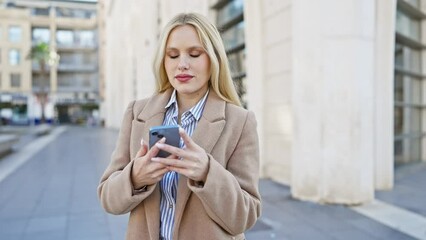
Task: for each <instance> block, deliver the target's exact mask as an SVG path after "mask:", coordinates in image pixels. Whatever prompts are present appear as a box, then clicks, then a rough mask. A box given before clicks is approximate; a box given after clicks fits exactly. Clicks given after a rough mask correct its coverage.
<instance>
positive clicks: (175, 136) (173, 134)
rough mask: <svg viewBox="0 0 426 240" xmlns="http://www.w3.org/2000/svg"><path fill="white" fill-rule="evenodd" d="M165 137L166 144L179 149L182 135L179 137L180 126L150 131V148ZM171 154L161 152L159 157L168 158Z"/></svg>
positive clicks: (156, 128) (163, 127)
mask: <svg viewBox="0 0 426 240" xmlns="http://www.w3.org/2000/svg"><path fill="white" fill-rule="evenodd" d="M163 137H165V138H166V144H168V145H172V146H175V147H179V143H180V135H179V126H177V125H171V126H156V127H152V128H150V129H149V148H150V149H151V147H152V146H154V144H155V143H156V142H158V141H159V140H160V139H162V138H163ZM169 155H170V153H168V152H166V151H163V150H160V152H159V153H158V154H157V157H163V158H165V157H168V156H169Z"/></svg>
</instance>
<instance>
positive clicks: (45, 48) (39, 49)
mask: <svg viewBox="0 0 426 240" xmlns="http://www.w3.org/2000/svg"><path fill="white" fill-rule="evenodd" d="M49 54H50V49H49V45H48V44H47V43H45V42H41V43H39V44H37V45H35V46H33V47H31V51H30V52H29V54H28V56H27V59H30V60H36V61H38V62H39V63H41V62H43V63H46V62H47V61H49Z"/></svg>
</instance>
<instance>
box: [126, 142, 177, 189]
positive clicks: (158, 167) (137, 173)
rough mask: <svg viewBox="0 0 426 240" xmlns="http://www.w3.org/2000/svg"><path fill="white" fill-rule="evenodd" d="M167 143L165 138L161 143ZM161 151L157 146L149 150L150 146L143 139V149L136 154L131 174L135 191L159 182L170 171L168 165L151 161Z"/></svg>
mask: <svg viewBox="0 0 426 240" xmlns="http://www.w3.org/2000/svg"><path fill="white" fill-rule="evenodd" d="M165 141H166V139H165V138H163V139H161V140H160V141H159V142H160V143H164V142H165ZM159 151H160V149H159V148H158V147H156V146H155V145H154V146H153V147H152V148H151V149H150V150H148V145H146V144H145V142H144V141H143V139H142V140H141V148H140V149H139V151H138V152H137V153H136V157H135V160H134V163H133V168H132V174H131V175H132V183H133V187H134V189H140V188H142V187H143V186H148V185H152V184H155V183H157V182H159V181H160V180H161V179H162V178H163V176H164V174H166V173H167V172H168V171H169V170H168V169H167V166H166V165H164V164H162V163H158V162H153V161H151V158H153V157H155V156H156V155H157V154H158V152H159ZM170 157H174V156H170ZM170 157H169V158H170Z"/></svg>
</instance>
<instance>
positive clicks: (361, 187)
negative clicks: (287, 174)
mask: <svg viewBox="0 0 426 240" xmlns="http://www.w3.org/2000/svg"><path fill="white" fill-rule="evenodd" d="M375 14H376V2H375V1H371V0H345V1H342V0H328V1H312V0H297V1H293V59H292V60H293V72H294V79H293V84H292V103H293V109H294V115H293V122H294V129H293V131H294V144H293V146H292V153H293V157H292V176H291V177H292V178H291V180H292V181H291V187H292V189H291V192H292V195H293V196H294V197H296V198H299V199H304V200H311V201H316V202H325V203H341V204H359V203H363V202H366V201H369V200H372V199H373V197H374V116H375V114H374V111H373V110H374V106H375V104H374V86H375V84H374V77H375V73H374V63H375V61H374V54H375V50H374V46H375V17H376V15H375Z"/></svg>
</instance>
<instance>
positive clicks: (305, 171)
mask: <svg viewBox="0 0 426 240" xmlns="http://www.w3.org/2000/svg"><path fill="white" fill-rule="evenodd" d="M99 4H101V5H102V9H103V11H101V12H100V13H99V14H101V15H102V16H103V17H102V19H103V23H104V26H105V31H104V34H103V35H101V39H105V41H106V42H104V44H105V45H104V49H105V60H102V61H104V62H103V64H104V66H105V74H104V76H105V102H104V108H103V109H104V111H103V113H104V115H103V116H104V118H105V121H106V125H107V126H109V127H114V128H119V127H120V123H121V118H122V113H123V111H124V109H125V108H126V106H127V104H128V103H129V102H130V101H131V100H133V99H139V98H144V97H148V96H150V95H151V94H152V93H153V90H154V85H155V84H154V82H155V81H154V76H153V74H152V57H153V51H154V49H155V46H156V44H157V39H158V34H159V32H160V31H161V28H162V26H163V25H164V23H165V22H167V21H168V20H169V19H170V18H171V17H172V16H173V15H175V14H176V13H179V12H182V11H193V12H199V13H202V14H204V15H206V16H208V17H209V18H210V19H211V20H212V21H213V22H215V23H216V24H217V26H218V27H219V29H220V31H221V34H222V38H223V39H224V42H225V46H226V49H227V53H228V56H229V61H230V65H231V68H232V71H233V77H234V79H235V81H236V86H237V87H238V89H239V92H240V94H241V96H242V100H243V102H244V103H245V106H246V107H247V108H248V109H250V110H252V111H254V112H255V114H256V116H257V121H258V132H259V137H260V145H261V174H262V176H263V177H266V178H272V179H274V180H276V181H278V182H281V183H284V184H288V185H290V186H291V191H292V195H293V196H294V197H296V198H299V199H304V200H311V201H316V202H324V203H341V204H360V203H363V202H367V201H370V200H372V199H374V191H375V190H376V189H391V188H392V187H393V178H394V176H393V173H394V166H395V165H397V164H400V163H401V164H402V163H406V162H413V161H425V160H426V156H425V153H426V144H425V138H424V136H425V134H424V129H425V128H426V121H425V120H424V118H423V116H424V114H425V109H424V106H425V105H426V98H424V97H423V96H424V95H423V91H424V89H425V83H424V81H423V78H424V76H423V71H424V70H423V69H424V68H425V65H424V64H423V63H424V62H425V61H422V59H423V58H424V49H425V48H424V44H425V43H424V41H423V40H422V39H424V37H423V36H424V32H425V31H424V30H423V29H424V23H423V20H424V19H425V18H424V16H425V13H426V9H425V7H426V3H425V1H423V0H398V1H397V0H373V1H371V0H361V1H360V0H346V1H341V0H332V1H310V0H297V1H296V0H293V1H292V0H285V1H282V0H268V1H260V0H259V1H243V0H204V1H185V0H179V1H168V0H159V1H132V0H122V1H118V0H103V1H99ZM129 11H130V12H129ZM124 13H126V14H124ZM117 35H118V36H127V37H126V38H125V39H122V38H117V37H114V36H117ZM102 41H103V40H102ZM123 46H126V47H123Z"/></svg>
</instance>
